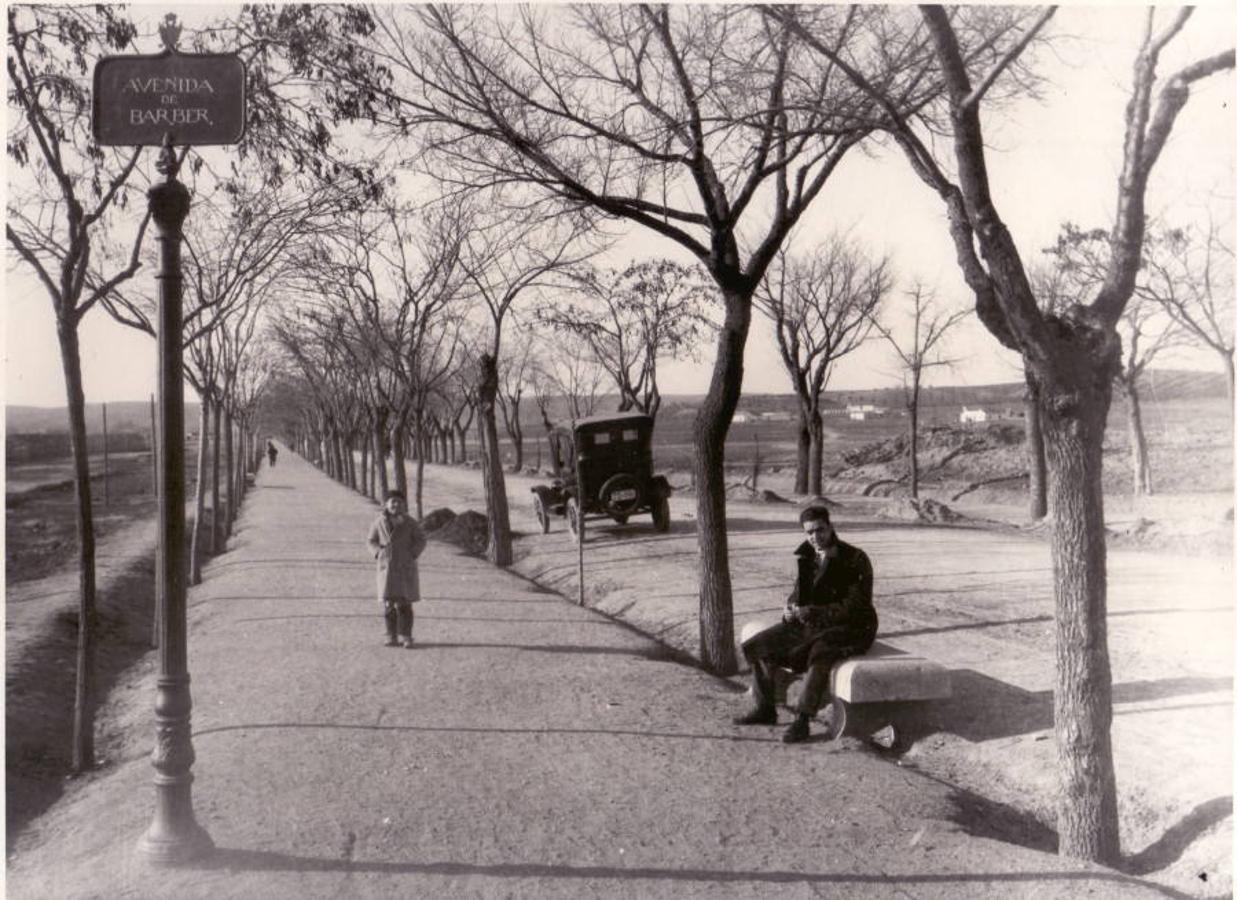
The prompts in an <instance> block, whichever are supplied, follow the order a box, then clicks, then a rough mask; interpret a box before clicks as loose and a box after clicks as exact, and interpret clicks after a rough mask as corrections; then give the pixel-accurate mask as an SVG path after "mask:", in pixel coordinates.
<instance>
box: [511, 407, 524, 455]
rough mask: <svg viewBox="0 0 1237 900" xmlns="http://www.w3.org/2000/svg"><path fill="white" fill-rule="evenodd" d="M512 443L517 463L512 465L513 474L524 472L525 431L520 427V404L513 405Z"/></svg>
mask: <svg viewBox="0 0 1237 900" xmlns="http://www.w3.org/2000/svg"><path fill="white" fill-rule="evenodd" d="M508 430H509V431H510V433H511V443H512V445H513V446H514V447H515V462H513V463H512V464H511V471H512V472H522V471H524V430H523V429H522V428H521V427H520V404H518V403H513V404H512V405H511V428H510V429H508Z"/></svg>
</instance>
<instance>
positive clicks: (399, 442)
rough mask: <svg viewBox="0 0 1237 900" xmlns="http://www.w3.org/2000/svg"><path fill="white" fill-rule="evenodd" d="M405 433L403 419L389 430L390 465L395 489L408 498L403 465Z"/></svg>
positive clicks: (405, 472)
mask: <svg viewBox="0 0 1237 900" xmlns="http://www.w3.org/2000/svg"><path fill="white" fill-rule="evenodd" d="M406 432H407V425H406V424H405V423H404V420H403V418H401V419H399V421H397V422H396V423H395V428H393V429H392V430H391V463H392V467H393V468H394V469H395V489H396V490H397V491H399V492H400V493H401V494H403V495H404V496H405V497H407V496H408V469H407V468H406V467H405V465H404V444H405V442H406V441H407V437H406ZM422 455H424V454H422Z"/></svg>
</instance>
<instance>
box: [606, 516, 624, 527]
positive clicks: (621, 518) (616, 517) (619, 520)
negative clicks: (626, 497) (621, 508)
mask: <svg viewBox="0 0 1237 900" xmlns="http://www.w3.org/2000/svg"><path fill="white" fill-rule="evenodd" d="M610 518H612V519H613V520H614V521H616V522H618V523H619V524H620V525H626V524H627V516H625V515H619V516H611V517H610Z"/></svg>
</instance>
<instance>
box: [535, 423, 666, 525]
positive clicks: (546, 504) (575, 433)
mask: <svg viewBox="0 0 1237 900" xmlns="http://www.w3.org/2000/svg"><path fill="white" fill-rule="evenodd" d="M550 457H551V459H552V461H553V464H554V473H555V478H554V482H553V483H552V484H548V485H537V486H536V487H534V488H533V489H532V491H533V508H534V509H535V510H536V512H537V521H538V522H540V523H541V531H542V533H545V532H548V531H549V530H550V516H551V515H552V514H553V515H565V516H566V517H567V526H568V527H569V528H570V529H571V533H572V534H573V535H575V537H576V538H577V539H578V540H583V534H584V520H585V519H586V518H588V517H590V516H592V517H595V518H596V517H602V516H604V517H607V518H610V519H613V520H614V521H615V522H618V523H619V524H620V525H621V524H623V523H625V522H626V521H627V520H628V519H629V518H630V517H631V516H634V515H638V514H640V513H646V512H647V513H652V515H653V527H654V528H655V529H657V530H658V531H665V530H666V529H668V528H669V527H670V483H669V482H668V481H666V479H665V477H664V476H661V475H654V474H653V419H652V417H651V416H647V415H645V414H644V413H639V412H621V413H612V414H610V415H606V416H592V417H590V418H587V419H580V420H579V421H577V422H576V423H575V424H574V425H573V426H570V427H566V426H557V427H555V428H554V429H553V430H552V431H551V432H550Z"/></svg>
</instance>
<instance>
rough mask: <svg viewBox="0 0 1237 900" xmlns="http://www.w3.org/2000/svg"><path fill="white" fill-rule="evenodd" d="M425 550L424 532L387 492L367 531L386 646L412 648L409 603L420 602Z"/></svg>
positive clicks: (399, 497)
mask: <svg viewBox="0 0 1237 900" xmlns="http://www.w3.org/2000/svg"><path fill="white" fill-rule="evenodd" d="M424 549H425V532H424V531H422V530H421V525H420V524H419V523H418V522H417V520H416V519H414V518H412V517H411V516H410V515H408V501H407V498H405V497H404V495H403V493H402V492H400V491H388V492H387V497H386V502H385V503H383V508H382V514H381V515H379V516H378V518H377V519H375V520H374V524H373V525H371V526H370V529H369V550H370V552H371V553H373V554H374V559H376V560H378V600H379V601H380V602H381V603H382V612H383V617H384V618H385V619H386V624H387V646H388V647H398V646H399V645H400V642H401V641H402V642H403V645H404V646H405V647H407V648H408V649H410V650H411V649H412V604H414V603H417V602H418V601H420V599H421V585H420V579H419V577H418V574H417V557H418V556H420V555H421V552H422V551H423V550H424Z"/></svg>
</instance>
